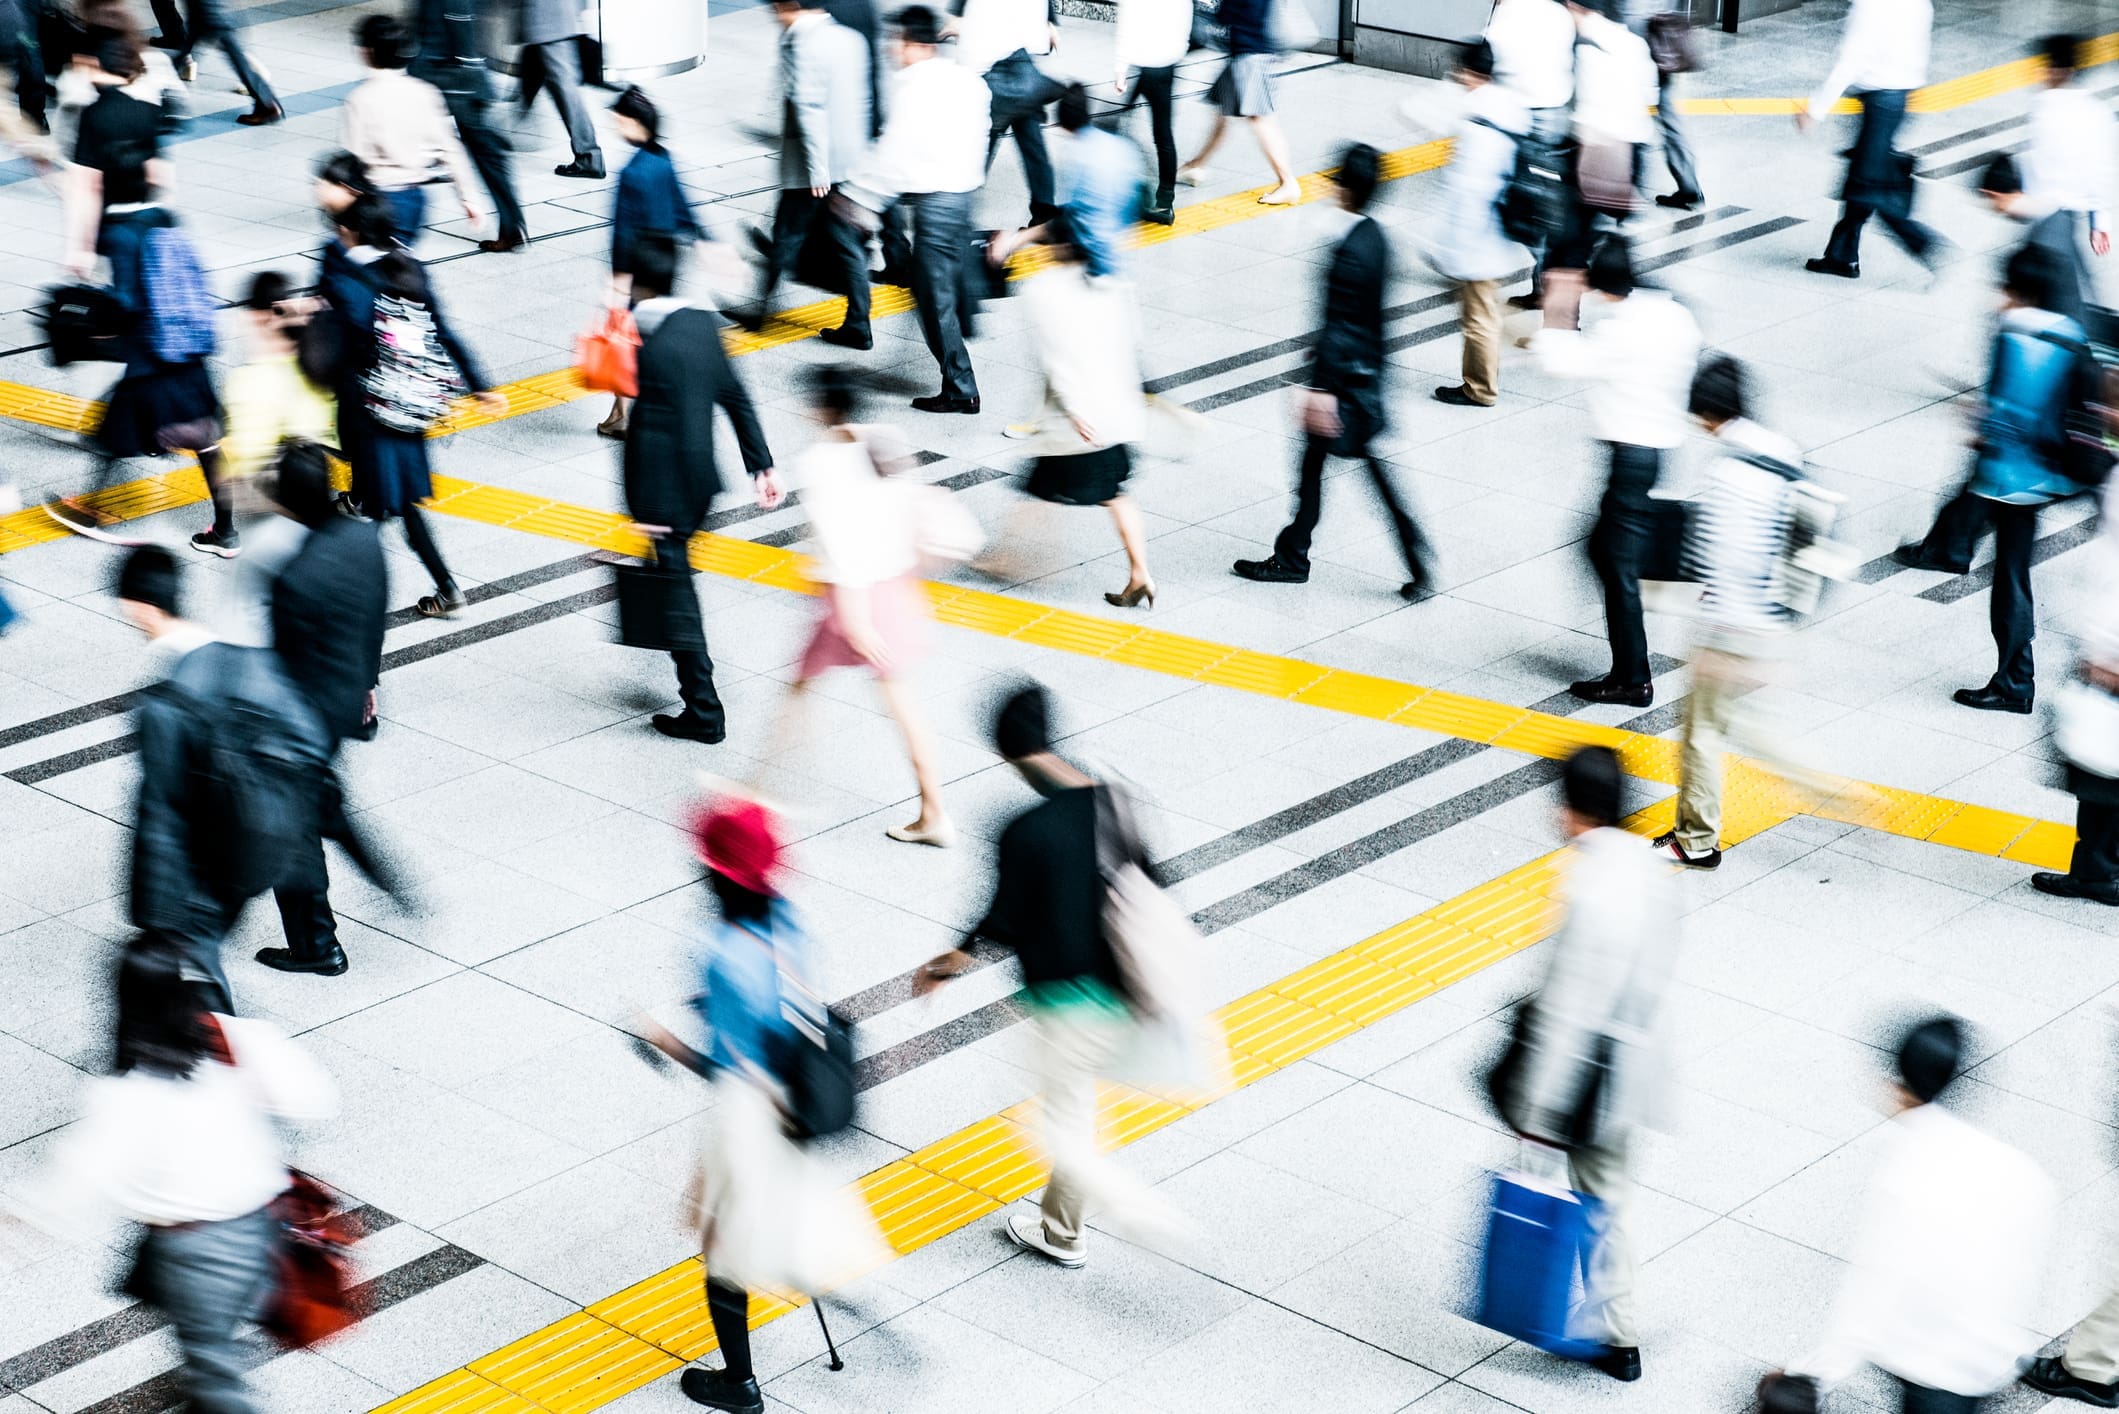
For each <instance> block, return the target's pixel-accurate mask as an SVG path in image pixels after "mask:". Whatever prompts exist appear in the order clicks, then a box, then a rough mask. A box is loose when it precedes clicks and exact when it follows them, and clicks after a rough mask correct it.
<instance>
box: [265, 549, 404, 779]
mask: <svg viewBox="0 0 2119 1414" xmlns="http://www.w3.org/2000/svg"><path fill="white" fill-rule="evenodd" d="M388 577H389V571H388V569H387V568H386V566H385V565H384V563H383V542H382V538H381V535H380V534H379V528H378V527H377V526H376V524H375V523H374V522H373V521H365V520H350V519H348V518H347V517H345V516H333V517H331V519H330V520H328V521H326V522H325V523H324V524H323V525H321V526H319V527H317V528H316V529H315V530H313V531H311V532H310V533H309V537H308V538H307V539H306V540H304V541H303V542H302V548H301V549H300V550H298V551H296V552H295V555H294V558H293V559H291V560H289V561H288V562H287V564H286V565H285V567H284V568H282V569H281V570H280V573H279V578H277V579H275V580H274V581H273V584H272V646H273V649H274V650H275V651H276V652H277V653H278V654H279V655H280V665H281V666H282V667H283V668H285V669H286V672H287V677H288V679H289V680H290V681H292V682H293V684H294V685H295V687H297V688H299V689H300V690H301V693H302V695H303V696H304V697H306V698H308V699H309V703H310V705H311V706H312V707H314V708H315V709H316V714H317V716H318V717H320V718H322V719H323V723H324V729H325V730H326V731H328V732H329V733H330V734H331V739H332V740H333V742H339V741H344V740H345V739H346V738H347V737H349V736H351V735H353V734H354V733H355V732H356V731H358V730H360V726H361V719H362V718H363V717H365V716H366V715H367V705H368V689H370V688H372V687H374V686H375V683H376V679H377V678H378V677H379V676H380V675H381V673H382V668H383V622H384V619H385V618H386V617H387V616H388V606H387V595H388V592H389V591H388V587H387V586H388Z"/></svg>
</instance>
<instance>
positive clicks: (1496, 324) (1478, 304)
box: [1457, 280, 1501, 407]
mask: <svg viewBox="0 0 2119 1414" xmlns="http://www.w3.org/2000/svg"><path fill="white" fill-rule="evenodd" d="M1457 309H1458V311H1459V312H1460V313H1461V314H1462V315H1463V321H1464V391H1465V393H1466V394H1467V395H1468V396H1469V397H1470V398H1471V400H1472V401H1473V402H1476V403H1484V404H1486V405H1487V406H1489V407H1491V406H1492V405H1493V403H1494V400H1495V399H1496V398H1498V397H1500V396H1501V282H1500V281H1499V280H1466V281H1463V282H1461V283H1460V284H1459V285H1458V286H1457Z"/></svg>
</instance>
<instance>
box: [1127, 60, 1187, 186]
mask: <svg viewBox="0 0 2119 1414" xmlns="http://www.w3.org/2000/svg"><path fill="white" fill-rule="evenodd" d="M1133 83H1134V89H1133V91H1134V92H1135V93H1137V94H1139V95H1140V97H1141V98H1142V100H1143V101H1145V102H1146V103H1147V105H1148V130H1149V132H1150V133H1151V134H1152V135H1153V136H1154V139H1155V204H1156V206H1157V207H1168V206H1169V205H1170V203H1171V202H1172V200H1174V199H1175V197H1176V193H1177V112H1176V108H1177V103H1176V97H1175V94H1176V84H1177V66H1176V65H1174V64H1171V65H1166V66H1164V67H1162V68H1158V69H1142V70H1140V71H1139V72H1138V74H1137V75H1136V77H1135V78H1134V81H1133Z"/></svg>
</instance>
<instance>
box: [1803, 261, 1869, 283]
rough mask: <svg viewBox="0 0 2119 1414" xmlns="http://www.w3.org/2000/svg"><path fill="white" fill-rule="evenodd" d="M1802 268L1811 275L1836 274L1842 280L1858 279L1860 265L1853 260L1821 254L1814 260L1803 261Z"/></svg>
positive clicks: (1859, 276)
mask: <svg viewBox="0 0 2119 1414" xmlns="http://www.w3.org/2000/svg"><path fill="white" fill-rule="evenodd" d="M1803 269H1805V270H1807V271H1809V272H1810V273H1811V274H1813V275H1837V276H1839V278H1840V279H1842V280H1859V279H1860V278H1861V267H1860V266H1859V265H1856V264H1855V263H1854V262H1853V261H1851V260H1832V259H1829V258H1827V257H1825V256H1822V255H1820V256H1818V257H1817V258H1816V259H1815V260H1806V261H1804V262H1803Z"/></svg>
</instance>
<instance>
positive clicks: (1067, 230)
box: [1039, 211, 1087, 265]
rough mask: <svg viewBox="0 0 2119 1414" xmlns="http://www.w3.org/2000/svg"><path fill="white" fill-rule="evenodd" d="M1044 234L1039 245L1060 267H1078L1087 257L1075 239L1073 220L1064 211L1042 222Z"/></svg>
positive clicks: (1054, 213)
mask: <svg viewBox="0 0 2119 1414" xmlns="http://www.w3.org/2000/svg"><path fill="white" fill-rule="evenodd" d="M1044 228H1045V234H1044V236H1043V237H1042V238H1041V239H1040V241H1039V244H1041V245H1043V246H1044V247H1045V249H1046V250H1048V251H1050V252H1051V254H1052V258H1053V259H1054V260H1056V261H1058V262H1059V263H1060V264H1062V265H1078V264H1080V263H1081V262H1082V261H1083V260H1084V259H1086V258H1087V257H1086V256H1085V255H1084V254H1083V253H1082V248H1081V242H1080V241H1079V240H1078V239H1076V237H1075V231H1074V218H1073V217H1071V216H1069V215H1068V214H1067V213H1066V212H1064V211H1055V212H1053V213H1052V214H1051V215H1050V216H1048V217H1046V218H1045V221H1044Z"/></svg>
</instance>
